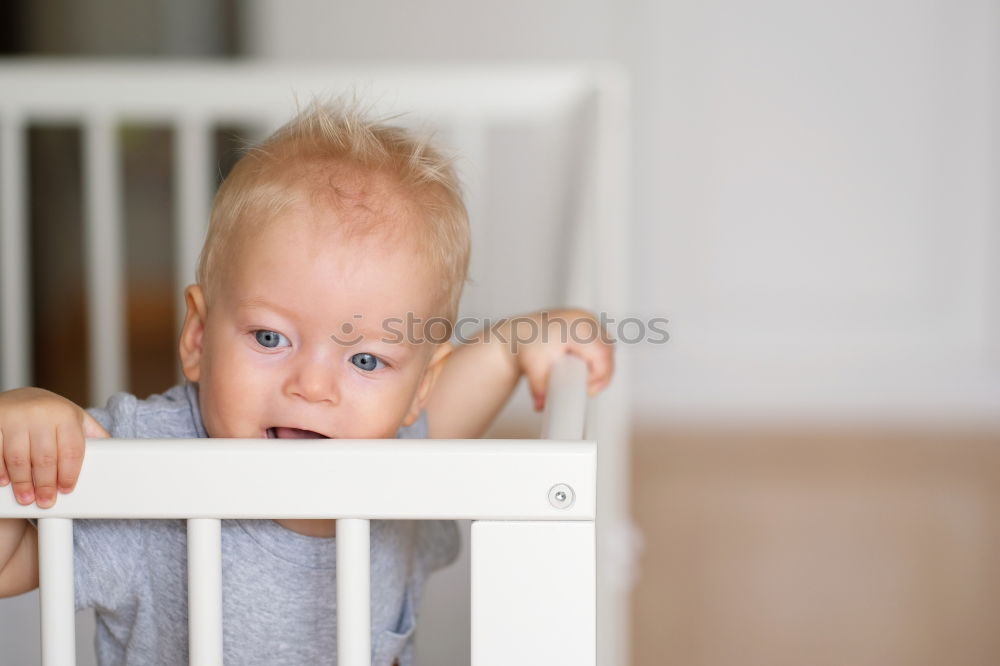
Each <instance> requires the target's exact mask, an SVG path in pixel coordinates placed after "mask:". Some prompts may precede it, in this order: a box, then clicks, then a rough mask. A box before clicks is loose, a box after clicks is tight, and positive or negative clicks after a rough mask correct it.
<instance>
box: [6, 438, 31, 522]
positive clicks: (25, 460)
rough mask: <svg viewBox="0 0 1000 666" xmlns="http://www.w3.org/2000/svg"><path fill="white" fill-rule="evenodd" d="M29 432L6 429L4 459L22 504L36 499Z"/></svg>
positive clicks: (16, 495) (19, 501)
mask: <svg viewBox="0 0 1000 666" xmlns="http://www.w3.org/2000/svg"><path fill="white" fill-rule="evenodd" d="M28 451H29V441H28V432H27V431H26V430H15V431H13V432H11V431H10V430H4V440H3V459H4V464H5V465H6V466H7V474H8V475H10V481H11V484H12V487H13V490H14V497H15V498H16V499H17V501H18V503H20V504H31V503H32V502H34V501H35V489H34V486H33V485H32V483H31V457H30V456H29V453H28Z"/></svg>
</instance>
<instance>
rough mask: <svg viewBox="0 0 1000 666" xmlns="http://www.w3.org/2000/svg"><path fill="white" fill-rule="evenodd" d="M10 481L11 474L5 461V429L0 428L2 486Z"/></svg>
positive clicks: (0, 475) (0, 484)
mask: <svg viewBox="0 0 1000 666" xmlns="http://www.w3.org/2000/svg"><path fill="white" fill-rule="evenodd" d="M8 483H10V475H9V474H7V465H5V464H4V463H3V430H0V487H3V486H6V485H7V484H8Z"/></svg>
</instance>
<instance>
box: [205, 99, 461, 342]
mask: <svg viewBox="0 0 1000 666" xmlns="http://www.w3.org/2000/svg"><path fill="white" fill-rule="evenodd" d="M345 174H347V175H346V177H345V178H344V179H345V180H346V181H351V180H352V178H351V176H352V175H358V174H361V175H362V176H380V177H386V176H387V177H388V180H389V181H390V182H391V183H392V184H393V187H392V188H391V189H392V190H393V191H394V192H396V193H398V194H400V195H402V199H404V200H405V201H406V202H407V204H409V205H410V206H412V207H415V210H416V211H417V212H418V214H417V215H415V216H412V215H411V216H407V215H399V216H394V218H393V221H396V220H397V219H398V221H399V222H400V224H407V226H408V228H405V229H400V228H393V229H384V228H381V227H383V226H385V225H376V224H371V223H369V224H365V222H362V221H358V222H353V221H352V222H351V223H346V222H345V225H346V224H352V225H353V226H352V227H346V226H345V228H339V229H337V231H338V232H339V233H340V235H341V237H342V238H351V237H355V236H368V235H372V234H375V233H379V235H380V238H386V239H388V240H398V239H401V238H405V239H407V240H413V241H414V243H415V245H416V248H415V249H416V250H417V251H418V252H420V253H421V254H422V255H423V256H425V257H426V258H427V259H428V261H429V263H430V265H431V267H432V268H433V269H434V271H435V274H436V275H437V276H440V277H439V279H440V282H439V283H438V284H439V287H438V291H439V293H438V294H437V296H438V299H439V303H440V304H441V307H442V308H443V311H442V312H441V313H435V314H441V315H443V316H445V317H447V318H448V320H449V321H451V322H452V323H454V321H455V318H456V317H457V314H458V301H459V299H460V298H461V295H462V288H463V286H464V285H465V280H466V275H467V273H468V265H469V251H470V249H469V244H470V240H469V220H468V213H467V211H466V208H465V204H464V202H463V201H462V194H461V187H460V184H459V181H458V176H457V175H456V173H455V169H454V166H453V164H452V160H451V158H449V157H448V156H446V155H445V154H444V153H443V152H442V151H441V150H439V149H438V148H436V147H434V146H433V145H431V143H430V140H429V138H428V137H424V136H420V135H417V134H416V133H414V132H412V131H410V130H407V129H404V128H402V127H397V126H393V125H389V124H385V123H383V122H380V121H374V120H371V119H369V118H368V117H367V116H366V114H365V113H364V112H362V111H361V109H360V108H359V107H358V105H357V104H356V103H354V104H343V103H325V102H319V101H314V102H313V103H312V104H310V105H309V106H308V107H307V108H306V109H304V110H302V111H300V112H299V113H298V114H296V116H295V117H294V118H292V119H291V120H290V121H289V122H288V123H286V124H285V125H284V126H283V127H281V128H280V129H278V130H277V131H276V132H275V133H274V134H272V135H271V136H270V137H268V138H267V139H265V140H264V141H263V142H262V143H261V144H259V145H258V146H256V147H254V148H252V149H250V150H249V151H248V152H247V154H246V155H244V156H243V157H242V158H241V159H240V160H239V162H237V164H236V166H235V167H233V170H232V172H231V173H230V174H229V176H228V177H227V178H226V180H225V181H224V182H223V184H222V186H221V187H220V188H219V191H218V193H217V194H216V196H215V202H214V204H213V206H212V216H211V220H210V223H209V228H208V234H207V236H206V238H205V245H204V247H203V248H202V251H201V256H200V257H199V260H198V269H197V274H196V279H197V282H198V284H200V285H202V288H203V289H204V290H205V292H206V298H209V299H210V298H211V296H210V294H211V293H213V292H214V291H215V290H216V288H217V287H218V282H219V280H220V279H221V273H222V272H223V271H224V270H225V265H224V264H226V258H227V257H228V256H230V255H231V253H232V252H233V250H234V249H236V248H238V247H239V246H240V245H241V244H242V242H243V241H245V240H246V238H247V237H249V236H252V235H254V234H255V233H258V232H259V229H260V227H261V226H262V225H264V224H266V223H267V222H269V221H271V220H273V219H274V218H275V217H276V216H277V215H278V214H280V213H281V212H283V211H285V210H286V209H288V208H289V207H291V206H294V205H296V204H301V203H316V202H317V200H322V201H329V200H330V199H331V198H337V197H336V195H340V194H341V193H342V188H344V189H348V190H349V189H350V187H351V183H350V182H346V183H340V179H341V177H342V176H345ZM414 217H415V218H417V219H418V220H419V223H418V224H408V223H409V222H410V221H411V220H412V219H413V218H414ZM384 218H385V216H381V217H380V218H379V219H380V220H381V221H383V222H384V221H385V219H384Z"/></svg>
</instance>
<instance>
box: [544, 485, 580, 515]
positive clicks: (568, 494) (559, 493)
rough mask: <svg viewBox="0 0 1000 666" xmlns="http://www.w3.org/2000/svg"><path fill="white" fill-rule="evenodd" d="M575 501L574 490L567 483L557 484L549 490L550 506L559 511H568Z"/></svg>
mask: <svg viewBox="0 0 1000 666" xmlns="http://www.w3.org/2000/svg"><path fill="white" fill-rule="evenodd" d="M575 500H576V496H575V495H574V493H573V489H572V488H570V487H569V486H567V485H566V484H565V483H557V484H556V485H554V486H552V487H551V488H549V504H551V505H552V506H554V507H555V508H557V509H568V508H570V507H571V506H573V502H574V501H575Z"/></svg>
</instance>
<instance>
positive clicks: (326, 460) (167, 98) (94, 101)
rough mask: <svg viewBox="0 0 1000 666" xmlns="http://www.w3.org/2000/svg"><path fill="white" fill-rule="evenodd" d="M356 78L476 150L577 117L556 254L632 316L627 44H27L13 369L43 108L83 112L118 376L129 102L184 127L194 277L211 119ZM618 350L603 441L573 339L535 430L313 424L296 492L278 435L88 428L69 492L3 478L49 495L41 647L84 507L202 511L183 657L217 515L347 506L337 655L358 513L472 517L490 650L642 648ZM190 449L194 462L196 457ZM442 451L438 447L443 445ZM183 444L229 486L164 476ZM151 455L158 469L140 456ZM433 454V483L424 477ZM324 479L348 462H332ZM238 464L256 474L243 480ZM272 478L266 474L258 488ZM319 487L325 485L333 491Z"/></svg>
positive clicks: (362, 590) (482, 652)
mask: <svg viewBox="0 0 1000 666" xmlns="http://www.w3.org/2000/svg"><path fill="white" fill-rule="evenodd" d="M345 90H348V91H349V90H356V91H358V92H359V93H360V94H361V96H362V97H364V98H365V99H371V100H373V101H374V102H375V106H376V109H377V110H379V111H385V112H391V111H400V110H405V111H409V112H410V113H411V114H412V115H411V117H412V118H414V119H421V120H423V119H426V120H428V121H430V122H431V123H432V124H434V125H435V126H437V127H439V128H443V129H444V130H445V131H446V132H447V133H448V136H449V137H450V139H451V141H450V143H451V144H452V145H454V146H455V147H456V148H457V149H458V151H459V152H460V153H461V154H464V155H465V156H466V158H467V162H468V163H469V164H471V165H473V166H475V165H477V164H479V165H481V164H484V163H485V161H486V158H487V155H486V153H487V151H488V149H489V148H488V146H489V144H488V142H487V140H486V136H487V132H488V131H489V130H490V128H491V127H494V126H496V125H502V124H503V123H510V122H541V123H556V124H562V123H565V124H567V125H571V126H572V127H574V128H575V131H576V134H575V137H576V140H577V141H578V142H579V144H580V149H579V151H578V152H579V154H580V156H581V159H580V160H579V161H578V162H577V163H575V164H574V165H573V166H574V169H575V172H574V173H572V174H571V175H570V177H569V179H568V180H569V181H571V183H572V184H573V188H572V189H573V191H572V192H571V197H570V203H569V204H568V205H567V215H572V216H573V217H574V220H573V222H574V225H573V229H574V233H573V234H572V237H570V238H566V239H565V243H566V244H567V246H568V247H569V248H570V250H569V252H568V257H569V261H568V265H567V266H566V267H565V274H564V275H562V276H559V277H560V279H561V280H562V282H563V290H562V291H563V293H561V295H560V302H562V303H566V304H573V305H580V306H584V307H588V308H591V309H593V310H595V311H602V312H607V313H609V314H611V315H612V316H616V317H618V318H621V317H622V316H624V314H625V307H626V303H625V296H626V291H627V290H626V278H625V275H626V270H625V269H626V241H627V234H626V233H625V230H626V229H627V225H626V223H625V222H626V219H627V211H626V205H625V182H626V174H625V166H626V151H625V145H626V136H625V128H626V127H627V108H626V103H625V100H626V90H625V85H624V81H623V78H622V76H621V73H620V72H619V71H618V70H616V69H615V68H613V67H608V66H547V67H527V66H520V67H486V66H457V65H452V66H447V67H444V66H443V67H421V68H413V67H379V68H360V67H354V68H348V69H345V68H330V67H321V66H317V65H310V66H289V65H282V66H269V65H263V64H208V63H185V64H154V63H60V62H32V61H21V62H12V63H6V64H0V386H2V388H12V387H16V386H23V385H28V384H30V383H31V371H30V368H29V363H28V359H29V358H30V349H31V347H30V342H31V331H30V330H29V326H28V321H29V318H28V316H27V313H28V304H29V298H30V284H29V280H28V278H27V276H28V268H29V267H28V266H27V264H26V257H27V256H28V254H27V251H26V249H27V241H26V238H27V233H26V220H27V214H26V195H25V193H26V187H27V183H26V179H25V161H26V157H25V155H26V149H25V144H26V142H25V138H24V137H25V130H26V128H27V127H28V126H29V124H31V125H33V124H39V123H52V122H72V123H76V124H78V125H79V126H80V127H81V128H82V137H83V156H84V169H83V173H84V177H85V182H84V193H85V196H84V206H85V211H84V213H85V214H84V222H85V240H86V242H85V253H86V262H85V263H86V266H87V281H88V287H89V294H90V301H89V303H88V308H89V311H90V312H91V316H90V317H89V322H90V336H89V337H90V340H92V341H93V344H92V345H91V346H90V349H89V354H90V367H91V368H95V369H96V371H95V372H93V373H92V374H91V389H90V391H91V395H94V396H108V395H110V394H111V393H113V392H114V391H117V390H121V389H123V388H124V387H125V376H126V352H125V350H126V349H127V346H126V342H127V341H126V339H125V334H124V325H123V321H124V318H123V310H124V299H123V278H122V275H123V267H122V224H123V223H122V213H121V167H120V165H119V164H118V163H117V161H116V159H117V154H118V150H117V145H116V141H117V137H118V134H117V132H116V128H117V127H118V125H119V124H120V123H122V122H125V121H128V122H136V121H139V122H156V123H161V124H169V125H170V126H172V127H173V128H174V137H175V183H176V188H177V191H176V197H177V202H178V205H177V208H176V224H175V238H176V246H177V265H176V268H175V276H176V282H177V293H178V294H180V293H181V291H182V289H181V288H182V287H183V285H185V284H187V283H189V282H191V281H192V276H193V275H194V264H195V261H196V258H197V253H198V250H199V249H200V246H201V241H202V238H203V237H204V231H205V225H206V224H207V219H208V209H209V205H210V200H211V194H212V192H211V190H212V183H213V182H214V175H213V172H212V169H213V166H212V159H211V155H210V150H209V138H210V132H211V130H212V128H213V127H214V126H215V125H217V124H218V123H221V122H231V123H241V124H246V125H254V126H258V127H261V128H263V129H271V128H273V127H276V126H277V125H278V124H280V122H283V121H284V120H285V119H286V118H287V117H288V116H289V115H290V113H291V111H292V110H293V102H294V96H296V95H297V96H298V98H299V99H301V100H306V99H308V97H309V96H310V95H311V94H315V93H320V94H324V93H325V94H329V93H339V92H342V91H345ZM463 175H465V176H466V178H465V180H466V183H467V200H468V204H469V207H470V212H471V214H472V218H473V244H474V249H473V253H474V254H473V271H474V272H475V269H476V265H477V255H476V247H477V244H478V245H479V246H482V245H483V240H484V236H483V231H482V229H481V228H477V225H476V222H477V217H478V214H479V213H481V212H482V208H483V207H484V206H485V203H484V201H485V197H484V191H483V188H484V187H485V185H484V184H483V182H482V179H479V178H471V179H470V178H468V174H465V173H463ZM178 305H180V303H178ZM478 307H479V310H480V311H486V312H489V311H490V310H491V308H490V307H489V306H488V305H487V306H484V305H483V304H479V306H478ZM467 308H468V306H467V303H466V301H463V310H465V311H467ZM178 311H179V312H180V310H178ZM492 314H493V315H496V314H498V313H497V312H492ZM624 360H625V359H624V358H622V355H621V354H620V355H619V369H618V372H617V375H616V378H615V382H614V384H613V387H612V388H611V389H610V390H609V391H607V392H606V393H605V394H603V395H602V396H600V397H599V398H598V399H596V400H593V401H590V402H591V405H590V407H591V408H590V410H589V415H588V416H589V418H588V420H587V423H588V430H587V433H586V436H587V437H589V438H591V439H594V440H597V441H598V442H599V445H595V444H593V443H592V442H587V441H583V439H582V438H583V436H584V432H583V422H584V420H583V412H584V408H585V402H586V401H585V398H584V394H583V386H584V377H583V374H584V371H583V368H582V367H581V364H579V363H578V362H574V361H572V360H567V361H566V362H565V363H563V364H562V365H561V366H560V367H559V368H558V374H559V378H558V379H557V381H555V382H553V385H552V388H551V393H550V399H549V404H548V406H547V410H546V426H545V430H544V431H543V433H542V439H540V440H508V441H503V440H478V441H433V440H425V441H421V442H413V441H412V440H411V441H408V442H406V443H405V444H401V443H398V442H394V441H363V442H361V441H359V442H348V441H338V442H323V443H315V442H314V443H311V444H310V445H309V447H308V453H307V454H306V453H303V454H304V455H309V456H311V457H313V456H314V457H315V460H313V459H312V458H311V459H310V460H311V464H310V465H309V469H310V470H312V471H313V473H315V474H317V479H316V481H315V483H312V484H309V485H310V486H312V487H315V488H318V489H319V490H317V492H316V494H315V495H311V496H308V497H305V498H303V497H301V496H299V495H298V494H297V493H293V492H287V493H281V492H280V490H281V489H280V487H276V486H274V485H273V482H272V479H274V478H283V477H285V476H288V477H289V478H290V477H291V475H283V474H281V473H280V472H279V473H277V474H276V473H275V470H276V469H280V467H281V466H282V465H288V464H292V463H290V462H288V461H289V455H288V452H289V447H288V445H287V443H283V444H282V445H273V444H267V443H265V442H250V441H247V442H240V443H233V442H216V441H207V440H200V441H197V442H194V443H191V442H184V441H171V442H158V441H150V440H145V441H142V442H118V441H110V442H109V441H103V442H102V441H95V442H91V443H89V444H88V453H87V461H86V463H85V468H84V474H83V475H82V477H81V481H80V484H79V486H78V488H77V490H76V491H75V492H74V493H73V494H71V495H69V496H63V497H61V498H60V500H59V502H58V504H57V507H56V508H55V509H52V510H49V511H41V510H38V509H36V508H30V507H29V508H25V507H20V506H18V505H17V504H16V503H15V502H14V501H13V498H12V497H11V494H10V493H9V491H6V492H3V493H0V515H2V516H23V517H29V516H30V517H38V518H41V520H40V523H39V529H40V537H41V548H42V558H43V567H42V583H41V595H42V609H43V658H44V663H46V664H70V663H74V662H73V659H74V656H73V649H74V641H73V639H72V632H73V600H72V595H73V588H72V570H71V565H72V559H71V548H72V541H71V534H72V530H71V522H70V521H71V520H72V519H82V518H96V517H118V518H139V517H157V518H166V517H174V518H187V519H189V563H190V570H191V581H190V583H189V592H190V604H191V607H190V621H191V641H192V642H191V663H198V664H218V663H221V635H222V634H221V587H220V582H219V566H220V565H219V529H220V528H219V519H226V518H235V517H257V518H264V517H271V518H276V517H293V516H294V517H336V518H338V527H337V535H338V544H337V548H338V553H337V555H338V572H339V573H338V586H337V587H338V644H339V646H340V647H339V649H340V654H339V655H338V663H340V664H342V665H344V666H354V665H356V664H368V663H370V633H369V619H368V613H369V610H368V586H367V585H368V568H367V567H368V541H367V539H368V531H367V526H368V521H369V520H371V519H390V518H393V519H435V518H461V519H471V520H474V521H475V522H474V523H473V528H472V544H471V549H472V581H471V591H472V619H471V627H472V663H473V664H475V665H476V666H486V665H490V664H505V665H506V664H534V663H538V664H542V663H544V664H594V663H599V664H602V666H620V665H623V664H626V663H628V650H627V642H626V641H627V610H626V609H627V603H628V601H627V593H628V585H629V581H630V580H631V577H632V576H631V552H630V550H629V548H628V546H629V544H630V535H631V527H630V525H631V524H630V521H629V519H628V510H627V495H626V493H627V483H626V478H627V472H626V469H627V452H626V447H627V441H628V432H627V427H628V418H627V410H626V407H627V395H626V386H627V383H628V380H627V376H628V375H627V365H626V364H625V363H623V361H624ZM551 440H578V441H571V442H565V441H563V442H558V443H555V442H553V441H551ZM234 446H236V447H240V448H241V454H240V456H239V457H238V460H240V461H241V463H240V464H241V469H240V470H238V472H237V471H236V470H233V467H232V461H233V460H234V458H235V457H233V456H230V455H228V453H230V452H231V451H232V447H234ZM598 450H599V457H600V459H601V465H600V468H597V466H596V457H597V456H598ZM223 458H225V463H223V462H222V460H223ZM402 458H405V460H406V465H405V468H406V469H407V470H409V472H408V474H407V475H406V476H405V477H404V476H402V475H401V476H400V478H398V479H393V480H392V482H391V484H390V485H389V487H391V488H393V491H392V492H391V493H390V492H384V491H382V490H381V489H377V488H373V486H372V484H368V483H366V479H374V478H376V474H384V470H385V468H386V467H385V461H386V460H390V459H391V460H393V461H397V462H398V461H399V460H400V459H402ZM195 459H196V460H197V463H198V464H197V465H192V464H191V463H192V461H194V460H195ZM443 459H447V464H441V461H442V460H443ZM242 461H245V462H242ZM150 463H153V464H150ZM179 465H182V466H183V468H184V469H185V470H191V469H198V470H200V471H199V472H198V475H196V476H195V477H194V478H191V479H190V480H189V481H188V482H187V483H189V484H190V485H191V487H193V488H197V487H198V485H199V484H200V483H205V484H206V485H205V486H204V487H205V488H209V487H210V486H209V485H207V484H208V482H209V481H211V483H212V484H213V485H214V486H218V483H219V479H223V478H229V479H230V480H231V483H227V485H226V492H225V493H220V494H218V495H214V496H212V495H205V494H204V493H195V496H197V497H198V501H197V502H189V501H188V500H186V499H185V498H184V497H180V496H178V495H177V493H175V492H173V488H172V486H173V483H172V480H173V479H176V478H179V473H178V474H172V473H166V472H165V470H168V469H170V468H171V467H176V466H179ZM125 468H127V469H129V470H130V473H129V476H130V477H131V479H132V480H131V482H130V483H133V484H137V485H135V487H132V486H123V485H122V484H121V482H120V479H121V478H122V477H124V476H125V475H118V474H116V470H118V469H125ZM224 468H225V470H224ZM138 469H147V470H156V471H155V472H150V473H148V474H142V475H138V476H137V475H136V473H135V470H138ZM299 469H301V468H299ZM226 470H228V471H226ZM413 470H420V472H419V473H418V474H412V471H413ZM234 472H237V473H234ZM411 475H412V476H411ZM419 477H423V480H422V481H421V482H420V483H419V484H415V483H413V481H412V480H410V479H413V478H419ZM333 478H336V482H330V481H331V479H333ZM109 479H116V480H118V481H116V482H115V483H109V482H108V481H107V480H109ZM247 479H259V480H260V483H249V484H248V483H246V481H247ZM428 479H431V481H430V482H428ZM237 480H238V481H237ZM296 485H299V484H298V483H297V484H296ZM598 485H599V486H600V488H601V494H600V497H599V498H598V495H597V493H596V488H597V486H598ZM246 487H253V488H254V492H252V493H244V492H241V491H240V489H241V488H246ZM264 487H270V488H272V489H273V490H274V492H273V493H268V494H266V495H262V494H261V493H260V492H259V489H260V488H264ZM139 488H141V489H142V491H141V492H139V490H138V489H139ZM98 489H101V491H100V492H98ZM108 489H114V490H108ZM121 498H128V501H127V502H123V501H122V499H121ZM137 500H141V501H137ZM317 506H321V507H323V509H322V511H321V512H320V513H316V507H317ZM595 519H596V520H597V523H596V524H597V532H596V540H595V532H594V525H595V522H594V521H595ZM595 552H596V562H597V567H596V573H595ZM339 574H343V575H342V576H341V575H339ZM595 576H596V578H595ZM595 581H596V585H595ZM595 590H596V595H595ZM595 599H596V601H595ZM515 609H516V610H515Z"/></svg>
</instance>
